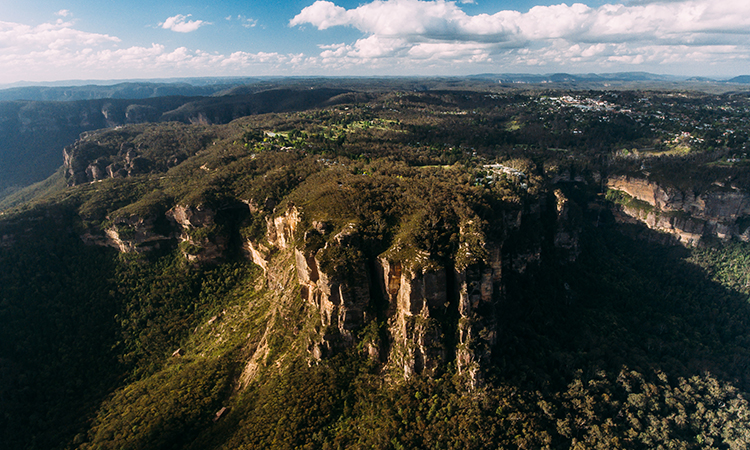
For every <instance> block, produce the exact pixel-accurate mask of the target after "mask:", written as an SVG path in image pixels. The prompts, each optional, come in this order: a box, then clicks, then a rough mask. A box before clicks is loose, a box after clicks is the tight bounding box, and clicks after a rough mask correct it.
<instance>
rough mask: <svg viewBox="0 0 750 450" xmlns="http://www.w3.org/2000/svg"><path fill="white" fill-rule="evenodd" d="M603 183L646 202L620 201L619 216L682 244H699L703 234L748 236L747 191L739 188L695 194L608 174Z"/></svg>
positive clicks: (725, 237)
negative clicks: (662, 233)
mask: <svg viewBox="0 0 750 450" xmlns="http://www.w3.org/2000/svg"><path fill="white" fill-rule="evenodd" d="M607 186H608V187H609V188H610V189H614V190H618V191H621V192H624V193H626V194H628V195H629V196H630V197H632V198H634V199H637V200H639V201H641V202H645V203H646V204H648V205H649V206H650V207H647V208H642V207H637V206H633V205H630V206H628V205H624V206H622V207H621V209H620V212H621V213H622V214H620V215H619V219H620V220H624V221H627V220H635V221H638V222H641V223H644V224H645V225H647V226H648V227H649V228H651V229H654V230H658V231H663V232H666V233H670V234H672V235H674V236H675V237H676V238H677V239H678V240H679V241H680V242H681V243H682V244H684V245H699V244H700V243H701V242H702V241H703V240H704V239H705V238H707V237H715V238H719V239H722V240H728V239H732V238H738V239H741V240H743V241H748V240H750V223H748V217H750V194H748V193H747V192H745V191H742V190H740V189H737V188H733V187H730V188H726V187H721V186H715V188H714V189H712V190H709V191H707V192H703V193H700V194H695V193H694V192H691V191H683V190H679V189H675V188H672V187H667V186H662V185H660V184H658V183H656V182H653V181H649V180H645V179H641V178H632V177H626V176H617V177H611V178H609V179H608V180H607Z"/></svg>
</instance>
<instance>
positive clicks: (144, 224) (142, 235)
mask: <svg viewBox="0 0 750 450" xmlns="http://www.w3.org/2000/svg"><path fill="white" fill-rule="evenodd" d="M159 219H160V218H159V217H157V216H152V215H150V216H146V217H140V216H129V217H122V218H117V219H114V220H112V224H111V225H110V226H108V227H106V228H105V229H104V234H103V235H102V234H99V233H93V232H92V231H88V232H86V233H84V234H83V235H82V236H81V239H82V240H83V241H84V242H86V243H87V244H92V245H102V246H107V247H113V248H116V249H117V250H118V251H120V252H121V253H143V252H147V251H150V250H154V249H158V248H160V247H161V246H162V245H164V244H168V243H169V241H172V240H173V239H174V236H172V234H171V233H166V234H164V233H163V232H160V231H157V229H158V228H159V227H158V226H157V222H158V221H159Z"/></svg>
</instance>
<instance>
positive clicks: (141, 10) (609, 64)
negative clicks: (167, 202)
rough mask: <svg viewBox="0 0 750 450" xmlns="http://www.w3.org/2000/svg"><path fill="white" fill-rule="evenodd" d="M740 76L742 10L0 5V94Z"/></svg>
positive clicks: (692, 6)
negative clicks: (317, 80) (165, 83)
mask: <svg viewBox="0 0 750 450" xmlns="http://www.w3.org/2000/svg"><path fill="white" fill-rule="evenodd" d="M641 71H644V72H652V73H658V74H669V75H681V76H706V77H713V78H730V77H733V76H737V75H747V74H750V0H660V1H656V0H620V1H612V2H607V1H603V0H583V1H581V2H578V3H561V2H559V1H546V0H498V1H487V0H457V1H444V0H430V1H427V0H374V1H372V0H360V1H348V0H346V1H344V0H332V1H322V0H317V1H316V0H304V1H300V0H289V1H283V2H273V1H272V2H268V1H263V2H261V1H254V0H246V1H237V0H234V1H230V0H212V1H210V2H206V1H195V0H179V1H177V0H166V1H153V0H130V1H127V2H125V1H121V0H96V1H93V0H59V1H58V0H0V84H10V83H17V82H21V81H25V82H41V81H61V80H122V79H154V78H183V77H211V76H222V77H223V76H232V77H234V76H238V77H246V76H310V75H313V76H399V75H422V76H433V75H456V76H461V75H470V74H480V73H556V72H567V73H592V72H593V73H611V72H641Z"/></svg>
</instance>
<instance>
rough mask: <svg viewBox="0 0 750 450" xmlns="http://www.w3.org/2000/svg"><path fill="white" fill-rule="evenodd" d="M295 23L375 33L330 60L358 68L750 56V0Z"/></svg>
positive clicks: (640, 1)
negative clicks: (394, 63)
mask: <svg viewBox="0 0 750 450" xmlns="http://www.w3.org/2000/svg"><path fill="white" fill-rule="evenodd" d="M461 3H465V2H461ZM289 24H290V25H291V26H300V25H304V24H310V25H313V26H315V27H317V28H318V29H321V30H323V29H327V28H331V27H335V26H348V27H352V28H355V29H357V30H359V31H361V32H362V33H363V34H364V35H365V36H364V37H363V38H361V39H359V40H357V41H356V42H354V43H352V44H347V45H343V46H339V47H337V48H336V49H335V51H333V49H325V50H323V52H322V53H321V57H322V58H328V59H329V60H330V58H334V57H338V58H341V59H342V60H343V61H349V62H353V61H356V63H357V64H363V63H365V60H366V59H368V58H371V59H373V58H394V59H399V58H415V59H418V60H435V59H441V60H444V61H446V62H454V63H456V62H462V61H484V62H492V61H494V63H496V64H507V63H512V64H516V65H518V64H524V58H526V59H525V61H528V64H534V65H536V64H548V65H555V64H559V65H564V64H568V63H569V62H570V61H578V62H585V63H587V64H591V65H595V64H596V63H601V64H604V65H606V64H614V63H619V64H628V65H641V64H662V63H663V64H667V63H668V62H669V61H674V57H675V55H685V57H687V56H688V55H690V57H696V56H699V57H701V58H709V56H708V55H710V54H711V52H710V49H711V48H713V47H721V48H722V49H723V51H722V52H720V53H717V56H716V57H715V58H714V59H715V60H718V59H719V58H727V57H728V56H727V55H732V56H731V58H735V59H744V60H747V59H748V54H750V2H749V1H747V0H725V1H722V2H719V1H715V0H677V1H666V2H665V1H658V2H657V1H653V2H652V1H649V0H637V1H633V2H631V3H630V4H628V5H625V4H606V5H603V6H601V7H598V8H592V7H589V6H587V5H584V4H581V3H574V4H572V5H567V4H558V5H552V6H535V7H533V8H531V9H530V10H529V11H528V12H526V13H521V12H519V11H512V10H504V11H498V12H497V13H495V14H478V15H474V16H471V15H468V14H466V13H465V12H464V11H463V10H462V9H461V7H460V6H459V5H458V4H457V3H456V2H451V1H444V0H434V1H420V0H375V1H372V2H370V3H367V4H363V5H360V6H359V7H357V8H353V9H345V8H342V7H340V6H337V5H336V4H335V3H332V2H330V1H323V0H318V1H316V2H315V3H313V4H312V5H310V6H308V7H307V8H304V9H303V10H302V11H301V12H300V13H299V14H298V15H297V16H295V17H294V18H292V20H291V21H290V22H289ZM691 47H696V48H701V49H702V50H701V51H698V52H696V51H693V50H690V48H691ZM709 59H710V58H709ZM401 62H403V63H413V61H412V62H407V61H401ZM683 63H684V60H683Z"/></svg>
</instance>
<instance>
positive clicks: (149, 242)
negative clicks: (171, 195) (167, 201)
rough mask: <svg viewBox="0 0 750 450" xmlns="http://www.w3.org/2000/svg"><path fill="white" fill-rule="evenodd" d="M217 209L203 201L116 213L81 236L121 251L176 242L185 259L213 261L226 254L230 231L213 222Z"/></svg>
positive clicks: (132, 251) (156, 247)
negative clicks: (156, 210)
mask: <svg viewBox="0 0 750 450" xmlns="http://www.w3.org/2000/svg"><path fill="white" fill-rule="evenodd" d="M216 219H217V212H216V211H215V210H214V209H212V208H209V207H206V206H204V205H198V206H188V205H176V206H174V207H172V208H171V209H169V210H167V211H166V212H160V213H148V214H135V213H133V214H116V215H113V216H112V217H108V219H107V220H106V221H105V223H104V226H103V227H101V228H100V229H99V228H89V229H88V230H86V231H85V232H84V233H83V234H81V239H82V240H83V241H84V242H85V243H87V244H90V245H100V246H106V247H112V248H115V249H117V250H118V251H120V252H121V253H145V252H149V251H153V250H156V249H160V248H164V247H165V246H167V247H169V246H174V245H177V246H178V248H179V249H180V251H181V252H182V254H183V256H184V257H185V259H186V260H187V261H190V262H195V263H213V262H216V261H218V260H220V259H223V258H225V257H226V255H227V250H228V246H229V242H230V234H229V232H227V231H226V230H225V229H224V227H222V226H221V225H220V224H217V221H216Z"/></svg>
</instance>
